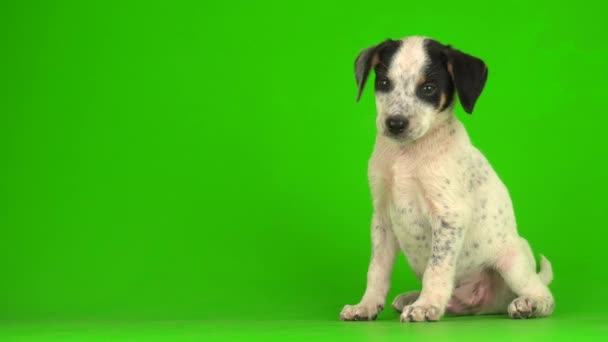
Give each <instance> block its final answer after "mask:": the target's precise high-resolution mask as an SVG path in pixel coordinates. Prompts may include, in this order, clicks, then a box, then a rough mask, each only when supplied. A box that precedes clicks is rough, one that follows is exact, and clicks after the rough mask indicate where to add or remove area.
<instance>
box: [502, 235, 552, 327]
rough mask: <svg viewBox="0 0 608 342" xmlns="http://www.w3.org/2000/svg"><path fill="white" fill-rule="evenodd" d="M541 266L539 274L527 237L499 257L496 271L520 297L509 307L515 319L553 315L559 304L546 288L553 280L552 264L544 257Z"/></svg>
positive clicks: (510, 313) (511, 315)
mask: <svg viewBox="0 0 608 342" xmlns="http://www.w3.org/2000/svg"><path fill="white" fill-rule="evenodd" d="M541 267H542V268H543V269H541V272H540V274H537V273H536V262H535V261H534V257H533V255H532V251H531V249H530V246H529V245H528V242H527V241H526V240H524V239H523V238H520V239H519V240H518V241H516V242H515V243H513V244H512V245H511V246H509V247H507V248H506V249H505V252H504V253H502V255H500V256H499V258H498V262H497V264H496V270H497V271H498V273H500V275H501V276H502V277H503V279H504V280H505V283H506V284H507V286H509V288H510V289H511V291H513V292H514V293H515V294H516V295H517V296H518V297H517V298H515V299H514V300H513V301H512V302H511V304H509V306H508V308H507V311H508V313H509V316H510V317H511V318H532V317H543V316H548V315H550V314H551V313H552V312H553V308H554V305H555V302H554V300H553V295H552V294H551V292H550V291H549V288H548V287H547V285H546V283H548V282H549V281H551V278H553V277H552V275H553V274H552V271H551V269H550V263H549V261H548V260H547V259H544V258H543V259H542V260H541Z"/></svg>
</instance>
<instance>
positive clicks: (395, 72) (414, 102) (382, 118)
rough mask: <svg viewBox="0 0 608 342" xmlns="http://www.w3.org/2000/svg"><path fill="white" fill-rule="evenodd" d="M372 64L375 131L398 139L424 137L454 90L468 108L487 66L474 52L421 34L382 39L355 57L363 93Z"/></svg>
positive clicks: (445, 115) (448, 112) (450, 103)
mask: <svg viewBox="0 0 608 342" xmlns="http://www.w3.org/2000/svg"><path fill="white" fill-rule="evenodd" d="M371 69H374V70H375V73H376V80H375V84H374V88H375V93H376V108H377V111H378V116H377V120H376V124H377V127H378V132H379V133H381V134H384V135H386V136H389V137H391V138H394V139H395V140H398V141H411V140H416V139H418V138H420V137H422V136H423V135H424V134H425V133H426V132H428V131H429V130H430V129H431V128H433V127H434V126H436V125H437V124H439V123H440V122H442V121H444V120H445V119H447V118H448V117H449V115H451V112H452V110H451V109H452V108H453V104H454V97H455V96H454V93H458V98H459V99H460V103H461V104H462V107H463V108H464V110H465V111H466V112H467V113H472V112H473V107H474V106H475V102H476V101H477V98H478V97H479V95H480V94H481V91H482V89H483V87H484V84H485V82H486V78H487V75H488V69H487V67H486V65H485V64H484V62H483V61H482V60H480V59H478V58H475V57H473V56H470V55H467V54H465V53H463V52H460V51H458V50H455V49H452V48H451V47H450V46H449V45H448V46H446V45H443V44H441V43H439V42H437V41H435V40H432V39H428V38H424V37H407V38H404V39H401V40H391V39H389V40H386V41H384V42H382V43H380V44H378V45H375V46H372V47H369V48H367V49H365V50H363V51H361V53H360V54H359V56H358V57H357V59H356V60H355V78H356V81H357V86H358V87H359V92H358V94H357V101H359V98H360V97H361V94H362V93H363V88H364V87H365V82H366V80H367V78H368V76H369V73H370V71H371Z"/></svg>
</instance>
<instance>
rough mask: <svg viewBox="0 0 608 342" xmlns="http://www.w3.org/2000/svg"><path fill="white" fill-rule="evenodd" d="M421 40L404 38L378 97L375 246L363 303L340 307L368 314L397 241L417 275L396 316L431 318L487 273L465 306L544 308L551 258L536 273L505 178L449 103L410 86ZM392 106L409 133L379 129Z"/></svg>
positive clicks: (421, 59)
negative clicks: (485, 294)
mask: <svg viewBox="0 0 608 342" xmlns="http://www.w3.org/2000/svg"><path fill="white" fill-rule="evenodd" d="M423 42H424V38H422V37H410V38H405V39H403V44H402V47H401V48H400V50H399V51H398V52H397V53H396V54H395V56H394V60H393V62H392V64H391V67H390V69H389V76H390V77H391V78H392V79H393V80H398V81H396V82H398V83H396V84H395V89H396V90H395V91H393V92H391V93H389V94H377V97H376V105H377V111H378V119H377V128H378V134H377V137H376V143H375V147H374V152H373V154H372V156H371V159H370V162H369V182H370V187H371V190H372V194H373V207H374V214H373V218H372V241H373V252H372V257H371V262H370V266H369V271H368V275H367V289H366V291H365V294H364V296H363V298H362V299H361V301H360V303H359V304H357V305H353V306H350V305H347V306H346V307H345V308H344V309H343V310H342V313H341V314H340V317H341V319H343V320H357V319H373V318H375V316H376V315H377V314H378V312H379V311H380V310H382V308H383V307H384V304H385V301H386V296H387V294H388V291H389V286H390V279H391V276H390V275H391V272H392V268H393V263H394V260H395V257H396V255H397V251H398V250H399V249H400V250H401V251H403V253H404V254H405V256H406V257H407V260H408V263H409V265H410V266H411V268H412V270H413V271H414V273H415V274H416V275H417V276H418V277H419V278H420V279H421V280H422V291H421V292H420V294H419V295H417V294H415V293H414V294H413V293H408V294H406V295H407V296H406V297H407V299H404V298H405V297H403V298H401V302H399V303H401V304H399V303H397V302H398V300H399V299H400V298H398V299H397V300H396V301H395V303H394V306H395V307H396V309H398V310H400V311H401V310H402V311H403V313H402V316H401V320H402V321H434V320H438V319H439V318H440V317H441V316H442V315H443V314H444V313H445V311H446V307H447V305H448V302H450V299H451V298H455V297H457V296H459V295H461V296H464V297H462V298H460V297H458V298H457V299H458V300H461V301H464V302H466V301H467V293H468V292H466V291H468V290H467V287H466V286H467V284H468V282H471V281H472V280H471V279H478V277H485V276H487V277H488V278H487V279H485V278H484V279H485V280H483V281H482V282H479V283H477V284H482V285H483V284H485V285H488V284H489V285H488V286H490V287H491V289H490V290H491V291H493V292H495V299H494V300H492V301H491V302H488V303H484V304H483V305H480V306H479V307H476V308H474V309H471V310H472V311H463V313H474V314H480V313H498V312H507V311H508V312H509V314H510V315H511V317H514V318H527V317H534V316H545V315H549V314H550V313H551V312H552V310H553V305H554V302H553V297H552V295H551V293H550V291H549V289H548V288H547V286H546V284H548V282H550V281H551V279H552V271H551V267H550V264H549V262H548V261H547V260H546V259H545V258H544V257H543V259H542V261H541V266H543V270H542V271H541V276H539V274H537V273H536V270H535V269H536V263H535V260H534V257H533V255H532V251H531V249H530V247H529V246H528V243H527V242H526V241H525V240H524V239H523V238H521V237H520V236H519V235H518V233H517V228H516V224H515V216H514V213H513V207H512V205H511V200H510V197H509V193H508V191H507V189H506V187H505V186H504V184H503V183H502V182H501V180H500V179H499V178H498V176H497V175H496V173H495V172H494V170H493V169H492V167H491V166H490V164H489V163H488V161H487V160H486V158H485V157H484V156H483V155H482V154H481V153H480V152H479V151H478V150H477V149H476V148H475V147H474V146H473V145H472V144H471V142H470V140H469V137H468V135H467V132H466V130H465V128H464V126H463V125H462V124H461V123H460V122H459V121H458V120H457V119H456V117H455V116H454V114H453V109H452V108H451V107H450V108H448V109H447V110H445V111H443V112H441V113H437V112H436V110H435V108H433V107H432V106H430V105H427V104H425V103H423V102H421V101H420V100H419V99H417V98H416V96H415V86H416V83H417V81H418V79H419V78H420V77H421V75H422V71H423V68H424V66H425V63H426V59H427V57H426V55H425V52H424V49H423ZM394 114H401V115H405V116H406V117H407V118H408V119H409V122H410V124H409V126H408V132H407V136H408V137H409V138H407V139H405V140H395V139H393V138H390V137H388V136H386V135H385V134H384V131H385V128H384V122H385V119H386V117H387V116H389V115H394ZM541 278H542V279H541ZM479 279H481V278H479ZM475 281H477V280H475ZM455 289H456V290H455ZM476 290H479V289H473V290H471V291H472V292H471V296H473V295H475V294H476V292H474V291H476ZM459 292H462V293H459ZM412 294H413V295H412ZM414 299H416V300H415V301H414V302H411V301H412V300H414ZM407 304H409V305H407Z"/></svg>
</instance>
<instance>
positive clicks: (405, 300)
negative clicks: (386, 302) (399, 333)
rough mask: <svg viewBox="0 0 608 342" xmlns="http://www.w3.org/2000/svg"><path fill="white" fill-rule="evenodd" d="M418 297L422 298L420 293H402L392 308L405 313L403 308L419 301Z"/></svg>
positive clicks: (394, 301)
mask: <svg viewBox="0 0 608 342" xmlns="http://www.w3.org/2000/svg"><path fill="white" fill-rule="evenodd" d="M418 297H420V292H419V291H410V292H406V293H402V294H400V295H398V296H397V297H396V298H395V300H393V303H392V304H391V307H392V308H393V309H395V311H397V312H403V308H404V307H406V306H407V305H410V304H412V303H414V302H415V301H417V300H418Z"/></svg>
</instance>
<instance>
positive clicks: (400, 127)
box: [386, 115, 408, 135]
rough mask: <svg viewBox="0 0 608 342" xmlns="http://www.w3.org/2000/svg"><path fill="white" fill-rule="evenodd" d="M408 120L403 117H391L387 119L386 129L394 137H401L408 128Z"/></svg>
mask: <svg viewBox="0 0 608 342" xmlns="http://www.w3.org/2000/svg"><path fill="white" fill-rule="evenodd" d="M407 124H408V121H407V118H406V117H405V116H403V115H395V116H389V117H388V119H386V128H388V131H389V132H390V133H391V134H393V135H399V134H401V133H403V132H404V131H405V129H406V128H407Z"/></svg>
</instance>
